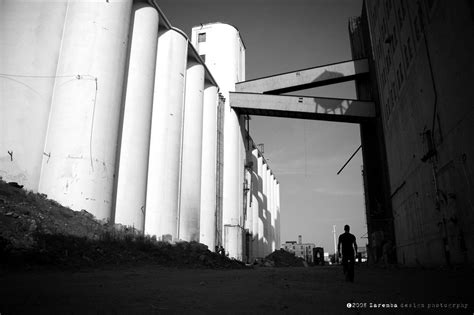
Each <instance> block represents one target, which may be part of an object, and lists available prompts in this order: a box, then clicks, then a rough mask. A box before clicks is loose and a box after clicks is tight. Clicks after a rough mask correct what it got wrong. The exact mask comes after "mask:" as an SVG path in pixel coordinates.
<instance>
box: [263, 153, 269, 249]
mask: <svg viewBox="0 0 474 315" xmlns="http://www.w3.org/2000/svg"><path fill="white" fill-rule="evenodd" d="M268 172H269V169H268V164H267V163H266V162H264V164H263V168H262V178H263V185H262V189H263V244H264V245H263V247H264V251H263V255H264V256H267V255H268V254H269V249H268V248H269V247H268V244H269V237H270V235H269V224H268V220H269V219H270V213H269V209H268V206H269V204H270V203H269V200H268V184H269V183H268V178H269V176H268Z"/></svg>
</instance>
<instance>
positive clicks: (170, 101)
mask: <svg viewBox="0 0 474 315" xmlns="http://www.w3.org/2000/svg"><path fill="white" fill-rule="evenodd" d="M187 55H188V43H187V38H186V37H185V35H184V34H183V33H182V32H181V31H179V30H177V29H167V30H161V31H160V33H159V37H158V50H157V57H156V69H157V71H156V74H155V88H154V97H153V113H152V124H151V136H150V156H149V162H148V163H149V164H148V181H147V197H146V215H145V233H147V234H150V235H156V236H157V237H158V238H159V239H163V240H176V239H177V238H178V224H179V221H178V220H179V213H178V206H179V184H180V170H181V148H182V144H181V137H182V130H183V113H184V86H185V79H186V60H187Z"/></svg>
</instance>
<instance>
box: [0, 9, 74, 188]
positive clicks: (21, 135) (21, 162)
mask: <svg viewBox="0 0 474 315" xmlns="http://www.w3.org/2000/svg"><path fill="white" fill-rule="evenodd" d="M66 11H67V2H66V1H64V2H55V3H52V2H49V1H36V2H31V1H28V2H26V1H1V2H0V21H1V23H0V38H1V40H0V73H1V75H0V177H2V178H3V180H5V181H7V182H11V181H12V182H17V183H19V184H20V185H24V186H25V189H28V190H33V191H35V192H36V191H37V190H38V184H39V178H40V172H41V162H42V160H43V152H44V151H43V150H44V142H45V137H46V130H47V126H48V118H49V111H50V107H51V99H52V95H53V87H54V82H55V76H56V67H57V64H58V57H59V50H60V47H61V39H62V34H63V28H64V19H65V16H66ZM45 43H47V45H45ZM73 78H74V76H73V75H71V76H70V77H69V80H71V79H73ZM46 154H47V153H46Z"/></svg>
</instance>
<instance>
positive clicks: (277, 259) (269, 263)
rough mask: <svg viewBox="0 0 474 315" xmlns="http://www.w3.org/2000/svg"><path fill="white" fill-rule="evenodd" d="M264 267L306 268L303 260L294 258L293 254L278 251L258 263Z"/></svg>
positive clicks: (282, 250)
mask: <svg viewBox="0 0 474 315" xmlns="http://www.w3.org/2000/svg"><path fill="white" fill-rule="evenodd" d="M259 265H263V266H265V267H303V266H304V267H307V264H306V262H305V261H304V259H303V258H300V257H296V256H295V255H294V254H293V253H290V252H287V251H286V250H284V249H279V250H276V251H274V252H273V253H271V254H270V255H268V256H267V257H265V258H264V259H263V261H261V262H260V263H259Z"/></svg>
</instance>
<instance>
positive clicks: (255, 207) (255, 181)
mask: <svg viewBox="0 0 474 315" xmlns="http://www.w3.org/2000/svg"><path fill="white" fill-rule="evenodd" d="M258 156H259V152H258V150H257V149H253V150H252V180H251V195H250V198H251V199H252V202H251V207H252V230H251V233H252V245H251V246H252V256H253V257H252V258H253V259H255V258H257V257H259V254H258V253H259V246H258V243H259V239H258V238H259V232H258V223H259V217H258V216H259V211H260V203H261V201H260V200H259V196H258V189H259V175H258V167H259V164H258Z"/></svg>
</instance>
